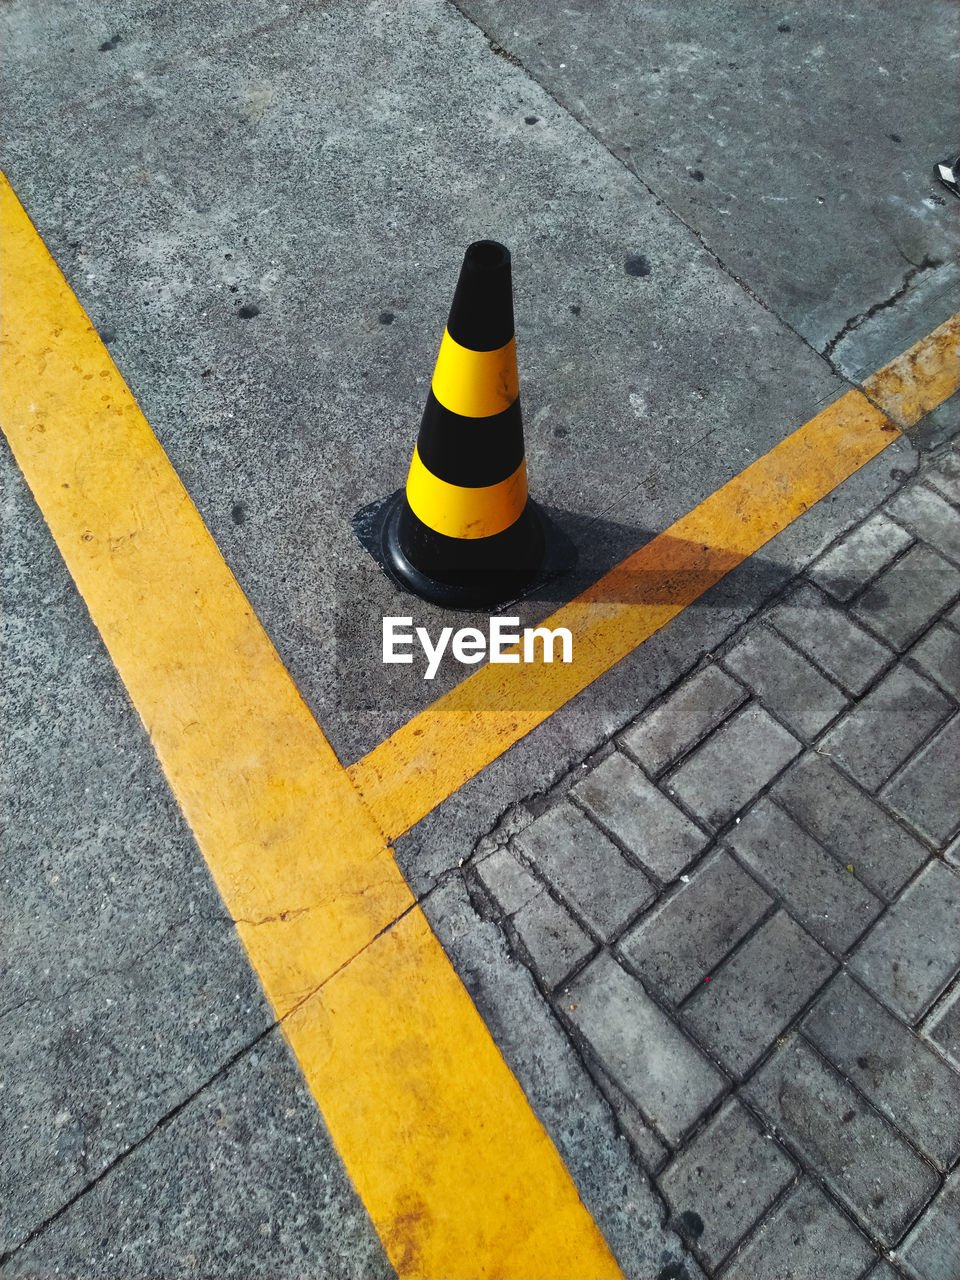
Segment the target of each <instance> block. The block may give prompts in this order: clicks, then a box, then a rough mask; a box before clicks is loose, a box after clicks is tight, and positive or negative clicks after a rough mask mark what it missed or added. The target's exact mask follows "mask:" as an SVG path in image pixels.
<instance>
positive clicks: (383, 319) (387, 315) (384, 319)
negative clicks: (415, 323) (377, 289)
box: [379, 311, 397, 324]
mask: <svg viewBox="0 0 960 1280" xmlns="http://www.w3.org/2000/svg"><path fill="white" fill-rule="evenodd" d="M396 318H397V317H396V316H395V315H394V314H393V312H392V311H381V312H380V316H379V320H380V323H381V324H393V322H394V320H396Z"/></svg>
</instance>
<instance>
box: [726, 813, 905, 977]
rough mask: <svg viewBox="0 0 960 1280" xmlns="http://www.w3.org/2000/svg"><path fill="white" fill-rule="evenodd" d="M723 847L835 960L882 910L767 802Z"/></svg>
mask: <svg viewBox="0 0 960 1280" xmlns="http://www.w3.org/2000/svg"><path fill="white" fill-rule="evenodd" d="M727 842H728V843H729V845H730V846H731V847H732V848H733V849H734V850H735V851H736V853H737V855H738V857H739V858H740V859H741V860H742V861H743V862H745V863H747V865H748V866H749V868H750V870H751V872H752V873H753V874H754V875H755V876H757V878H758V879H759V880H760V881H761V882H762V883H763V884H765V885H766V886H767V888H768V889H769V890H770V892H771V893H774V894H776V895H778V896H779V897H781V898H782V899H783V902H784V905H785V906H786V908H787V910H788V911H789V912H790V914H791V915H792V916H793V917H794V919H795V920H797V921H799V923H800V924H802V925H803V927H804V928H805V929H806V930H807V932H808V933H811V934H813V936H814V937H815V938H816V939H817V941H818V942H821V943H822V944H823V945H824V946H825V947H827V948H829V949H830V950H831V951H833V952H835V953H836V954H838V955H842V954H843V952H845V951H847V950H848V949H849V948H850V947H851V946H853V944H854V942H856V940H857V938H859V937H860V935H861V934H862V933H863V931H864V930H865V929H866V928H867V926H868V925H869V924H870V923H871V922H872V921H873V920H875V919H876V918H877V916H878V915H879V914H880V912H881V911H882V910H883V907H884V904H883V903H882V902H881V901H880V899H879V898H878V897H876V896H875V895H874V894H872V893H871V892H870V890H869V889H868V888H867V887H866V886H865V885H863V884H861V883H860V881H859V880H857V878H856V877H855V876H852V875H851V874H850V872H849V871H848V870H847V869H846V867H845V866H843V864H842V863H840V862H838V861H837V860H836V858H833V857H831V856H830V854H828V853H827V852H826V850H825V849H824V848H823V847H822V845H820V844H818V843H817V841H816V840H814V839H813V837H812V836H809V835H807V833H806V832H805V831H804V830H803V829H802V828H801V827H798V826H797V824H796V823H795V822H794V820H793V819H792V818H791V817H790V815H789V814H788V813H787V812H786V811H785V810H784V809H781V808H780V806H779V805H777V804H774V802H773V801H772V800H771V799H770V798H769V797H764V798H763V799H762V800H759V801H758V802H757V803H756V804H755V805H754V806H753V808H752V809H750V810H748V812H747V813H746V814H745V815H744V817H743V818H741V820H740V824H739V826H737V827H734V828H733V830H732V831H731V832H730V833H729V835H728V836H727Z"/></svg>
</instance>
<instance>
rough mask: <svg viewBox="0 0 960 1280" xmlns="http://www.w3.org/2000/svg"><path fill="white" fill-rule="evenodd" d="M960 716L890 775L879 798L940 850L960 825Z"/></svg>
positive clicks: (955, 717) (946, 725)
mask: <svg viewBox="0 0 960 1280" xmlns="http://www.w3.org/2000/svg"><path fill="white" fill-rule="evenodd" d="M958 778H960V716H954V717H953V719H952V720H950V721H948V723H947V724H945V725H944V727H943V728H942V729H941V730H940V731H939V732H938V733H937V734H936V735H935V736H934V737H933V738H931V739H930V741H929V742H928V743H927V745H926V746H925V747H923V748H922V749H921V750H920V751H918V752H917V754H916V755H915V756H914V757H913V759H912V760H911V761H910V763H909V764H908V765H907V766H906V767H905V768H904V769H902V770H901V771H900V773H898V774H897V775H896V777H894V778H892V779H891V781H890V782H889V783H888V784H887V785H886V787H885V788H884V789H883V791H882V793H881V798H882V799H883V800H884V801H885V802H886V803H887V804H888V805H889V806H890V808H891V809H893V810H894V811H895V812H896V813H899V814H900V815H901V817H903V818H906V820H907V822H909V823H910V825H911V826H912V827H914V828H915V829H916V830H917V831H919V832H920V834H921V835H923V836H926V837H927V839H928V840H930V841H931V842H932V843H933V844H934V845H936V846H937V848H939V849H942V848H944V846H945V845H946V844H947V842H948V841H949V840H950V837H951V836H952V835H953V834H954V832H955V831H956V830H957V828H958V827H960V786H958V785H957V782H958Z"/></svg>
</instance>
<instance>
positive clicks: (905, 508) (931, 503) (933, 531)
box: [887, 484, 960, 564]
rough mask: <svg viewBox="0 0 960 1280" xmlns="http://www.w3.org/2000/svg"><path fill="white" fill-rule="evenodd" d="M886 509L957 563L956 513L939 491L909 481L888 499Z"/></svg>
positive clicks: (959, 526)
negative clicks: (908, 483) (905, 486)
mask: <svg viewBox="0 0 960 1280" xmlns="http://www.w3.org/2000/svg"><path fill="white" fill-rule="evenodd" d="M887 510H888V511H889V512H890V514H891V515H892V516H893V517H894V519H895V520H899V521H900V523H901V524H905V525H906V526H907V527H908V528H909V529H911V530H912V531H913V532H914V533H915V534H917V535H918V536H919V537H920V538H922V539H923V540H924V542H929V543H930V544H931V545H932V546H934V547H936V548H937V550H938V551H940V552H942V554H943V555H945V556H946V557H947V559H948V560H952V561H953V562H954V563H955V564H957V563H960V513H958V512H957V511H956V510H955V509H954V508H953V507H951V505H950V503H949V502H947V501H946V500H945V499H944V498H942V497H941V496H940V494H939V493H935V492H934V491H933V490H932V489H928V488H926V486H925V485H922V484H911V485H908V486H907V488H905V489H901V490H900V492H899V493H897V494H895V495H894V497H892V498H891V499H890V501H889V502H888V503H887Z"/></svg>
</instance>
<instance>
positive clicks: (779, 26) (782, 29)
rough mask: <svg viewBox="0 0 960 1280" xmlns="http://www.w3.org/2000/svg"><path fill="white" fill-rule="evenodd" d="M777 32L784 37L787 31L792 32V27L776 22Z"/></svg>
mask: <svg viewBox="0 0 960 1280" xmlns="http://www.w3.org/2000/svg"><path fill="white" fill-rule="evenodd" d="M777 30H778V31H779V32H780V33H781V35H786V33H787V32H788V31H792V30H793V27H791V25H790V23H789V22H778V23H777Z"/></svg>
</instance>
